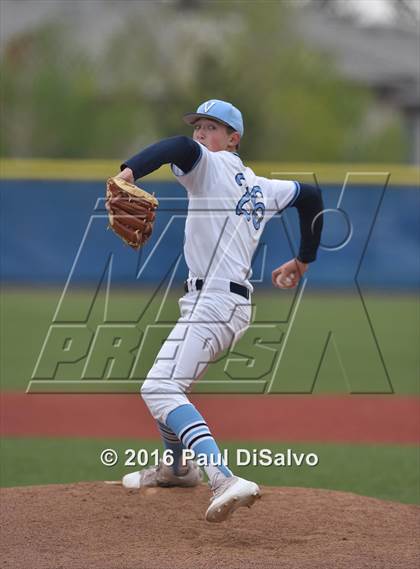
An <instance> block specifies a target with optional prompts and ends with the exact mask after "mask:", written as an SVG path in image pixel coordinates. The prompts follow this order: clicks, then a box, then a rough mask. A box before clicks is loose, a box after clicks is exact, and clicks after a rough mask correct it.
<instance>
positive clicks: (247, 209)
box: [235, 173, 265, 230]
mask: <svg viewBox="0 0 420 569" xmlns="http://www.w3.org/2000/svg"><path fill="white" fill-rule="evenodd" d="M235 181H236V183H237V184H238V186H242V182H244V181H245V176H244V175H243V174H242V173H239V174H236V176H235ZM245 188H246V191H245V193H244V194H243V196H242V197H241V199H240V200H239V201H238V203H237V204H236V215H244V216H245V219H246V220H247V221H248V222H249V221H251V220H252V225H253V226H254V228H255V229H257V230H258V229H259V228H260V225H261V222H262V220H263V219H264V214H265V205H264V202H263V201H261V200H262V199H264V195H263V193H262V190H261V188H260V186H253V187H252V188H251V189H249V187H248V186H246V185H245Z"/></svg>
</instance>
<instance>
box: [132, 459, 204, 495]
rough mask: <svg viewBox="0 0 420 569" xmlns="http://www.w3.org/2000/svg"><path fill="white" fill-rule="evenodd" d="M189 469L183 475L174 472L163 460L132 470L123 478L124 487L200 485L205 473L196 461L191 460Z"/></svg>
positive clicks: (187, 486)
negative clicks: (153, 464) (135, 470)
mask: <svg viewBox="0 0 420 569" xmlns="http://www.w3.org/2000/svg"><path fill="white" fill-rule="evenodd" d="M187 464H188V471H187V473H186V474H183V475H182V476H177V475H176V474H174V472H173V470H172V468H171V467H170V466H166V465H165V464H163V462H162V461H161V462H160V463H159V464H158V466H149V467H148V468H144V469H143V470H140V471H139V472H130V474H126V475H125V476H124V477H123V479H122V485H123V486H124V488H130V489H133V488H134V489H139V488H146V487H148V488H150V487H152V486H161V487H165V488H166V487H168V488H169V487H171V486H181V487H184V488H191V487H192V486H198V485H199V484H201V483H202V481H203V473H202V472H201V470H200V468H199V467H198V466H197V464H196V463H195V462H194V461H189V462H188V463H187Z"/></svg>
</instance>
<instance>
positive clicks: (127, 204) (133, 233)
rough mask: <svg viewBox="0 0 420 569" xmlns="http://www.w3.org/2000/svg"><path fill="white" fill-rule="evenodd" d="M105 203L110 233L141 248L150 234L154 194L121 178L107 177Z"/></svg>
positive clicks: (155, 206) (154, 207)
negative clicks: (112, 232) (111, 231)
mask: <svg viewBox="0 0 420 569" xmlns="http://www.w3.org/2000/svg"><path fill="white" fill-rule="evenodd" d="M105 205H106V209H107V210H108V218H109V227H111V229H112V230H113V231H114V233H116V234H117V235H118V237H120V238H121V239H122V240H123V241H124V242H125V243H127V245H130V247H132V248H133V249H139V248H140V247H142V246H143V245H144V244H145V243H146V241H147V240H148V239H149V238H150V236H151V235H152V231H153V224H154V221H155V210H156V208H157V207H158V205H159V202H158V200H157V199H156V198H155V196H154V195H151V194H149V193H148V192H146V191H145V190H142V189H141V188H138V187H137V186H135V185H134V184H130V183H129V182H126V181H125V180H123V179H122V178H109V179H108V180H107V182H106V201H105Z"/></svg>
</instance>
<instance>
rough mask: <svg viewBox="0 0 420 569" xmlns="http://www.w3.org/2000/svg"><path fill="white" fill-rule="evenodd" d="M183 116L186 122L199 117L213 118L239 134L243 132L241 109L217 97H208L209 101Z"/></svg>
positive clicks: (191, 121)
mask: <svg viewBox="0 0 420 569" xmlns="http://www.w3.org/2000/svg"><path fill="white" fill-rule="evenodd" d="M183 118H184V122H186V123H187V124H194V123H195V122H196V120H197V119H200V118H205V119H213V120H215V121H218V122H221V123H222V124H225V125H226V126H230V127H231V128H233V129H234V130H236V131H237V132H239V134H240V135H241V136H243V134H244V122H243V120H242V113H241V111H240V110H239V109H237V108H236V107H234V106H233V105H232V103H227V102H226V101H219V99H210V101H206V102H205V103H201V105H200V106H199V107H198V109H197V111H196V112H195V113H187V114H186V115H184V117H183Z"/></svg>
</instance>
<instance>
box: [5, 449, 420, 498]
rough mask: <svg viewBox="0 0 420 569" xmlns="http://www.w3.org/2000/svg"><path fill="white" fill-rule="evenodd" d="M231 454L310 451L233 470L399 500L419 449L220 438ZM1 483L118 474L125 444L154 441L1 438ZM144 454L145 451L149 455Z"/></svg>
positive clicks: (408, 488) (414, 472)
mask: <svg viewBox="0 0 420 569" xmlns="http://www.w3.org/2000/svg"><path fill="white" fill-rule="evenodd" d="M221 446H222V447H223V448H227V449H229V457H233V460H234V459H235V457H236V454H235V452H236V451H235V449H237V448H240V449H249V450H251V449H253V448H259V449H262V448H264V449H272V452H273V453H276V452H279V453H285V452H286V451H287V449H288V448H290V449H292V450H293V451H294V452H295V453H301V452H303V453H310V452H312V453H316V454H317V455H318V458H319V462H318V464H317V465H316V466H313V467H310V466H307V465H305V466H299V467H297V466H292V467H289V466H255V467H254V466H236V462H235V460H234V461H233V463H232V462H231V466H232V468H233V470H234V471H235V472H236V473H237V474H238V475H239V476H243V477H245V478H249V479H251V480H255V481H256V482H258V483H260V484H266V485H270V486H301V487H311V488H329V489H335V490H343V491H349V492H355V493H358V494H362V495H366V496H374V497H376V498H381V499H386V500H396V501H399V502H405V503H419V502H420V494H419V485H418V471H419V453H418V449H417V448H416V447H414V446H404V447H400V446H395V445H346V444H340V445H338V444H315V443H313V444H305V445H302V444H296V443H277V444H273V443H263V442H260V443H259V444H247V443H243V442H240V443H233V442H230V443H229V444H223V442H222V443H221ZM1 447H2V448H1V451H2V453H1V454H2V465H1V470H0V472H1V485H2V486H19V485H32V484H57V483H69V482H77V481H89V480H118V479H120V478H121V476H122V475H123V474H125V473H127V472H130V471H132V470H136V468H134V467H131V468H129V467H125V466H124V464H123V463H124V460H125V458H124V457H125V455H124V451H125V450H126V449H134V450H136V451H137V450H139V449H141V448H142V449H146V450H147V451H148V452H149V453H150V452H152V451H153V450H154V449H156V448H160V447H159V443H158V442H157V441H144V440H142V441H139V440H133V439H127V440H121V439H96V440H92V439H67V438H64V439H55V438H52V439H39V438H22V439H17V438H7V439H4V440H3V441H2V444H1ZM106 448H113V449H114V450H116V451H117V452H118V453H119V456H120V461H119V463H118V464H117V465H116V466H113V467H105V466H103V465H102V464H101V462H100V458H99V457H100V453H101V451H102V450H103V449H106ZM149 456H150V455H149ZM152 463H153V460H152V459H150V463H149V464H152Z"/></svg>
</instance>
